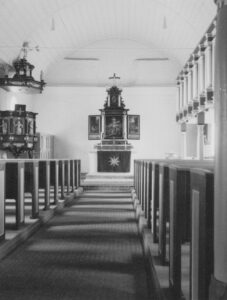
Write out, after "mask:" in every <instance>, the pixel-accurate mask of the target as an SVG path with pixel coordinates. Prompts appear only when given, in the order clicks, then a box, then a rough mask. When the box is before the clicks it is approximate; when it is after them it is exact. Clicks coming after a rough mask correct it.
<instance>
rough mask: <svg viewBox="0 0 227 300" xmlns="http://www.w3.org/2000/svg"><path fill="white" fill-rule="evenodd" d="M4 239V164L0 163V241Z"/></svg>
mask: <svg viewBox="0 0 227 300" xmlns="http://www.w3.org/2000/svg"><path fill="white" fill-rule="evenodd" d="M4 238H5V162H4V161H1V162H0V241H1V240H3V239H4Z"/></svg>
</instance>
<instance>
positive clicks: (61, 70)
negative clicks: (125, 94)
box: [0, 0, 216, 86]
mask: <svg viewBox="0 0 227 300" xmlns="http://www.w3.org/2000/svg"><path fill="white" fill-rule="evenodd" d="M215 14H216V5H215V4H214V1H213V0H0V28H1V31H0V61H3V62H5V63H8V64H12V61H13V60H14V59H15V58H16V57H17V56H18V55H19V53H20V49H21V47H22V44H23V42H25V41H28V42H29V45H30V47H31V51H29V53H28V61H29V62H31V63H34V64H35V66H36V68H35V71H36V73H35V72H34V75H35V77H37V73H39V72H40V70H43V71H44V79H45V81H47V84H49V85H72V86H74V85H78V86H80V85H85V86H90V85H91V86H106V85H108V83H109V82H108V77H109V76H111V75H112V74H113V73H117V74H118V75H120V76H121V80H120V84H121V85H122V86H128V85H129V86H143V85H146V86H147V85H159V86H160V85H171V84H174V83H175V78H176V76H177V75H178V72H179V71H180V70H181V68H182V66H183V65H184V64H185V62H186V60H187V59H188V57H189V55H190V53H191V52H192V51H193V49H194V48H195V46H196V45H197V44H198V42H199V40H200V39H201V37H202V35H203V34H204V32H205V31H206V29H207V28H208V26H209V25H210V23H211V22H212V20H213V18H214V17H215ZM36 46H38V48H39V51H36V48H37V47H36ZM65 57H67V58H74V60H69V59H64V58H65ZM157 58H159V59H161V60H159V61H155V60H153V59H157ZM145 59H149V60H148V61H147V60H145Z"/></svg>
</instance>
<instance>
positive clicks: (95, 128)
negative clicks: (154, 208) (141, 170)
mask: <svg viewBox="0 0 227 300" xmlns="http://www.w3.org/2000/svg"><path fill="white" fill-rule="evenodd" d="M117 78H118V77H116V75H115V74H114V76H113V77H111V79H114V85H113V86H112V87H111V88H109V89H108V90H107V98H106V101H105V103H104V108H102V109H100V112H101V113H100V115H90V116H89V119H88V121H89V122H88V138H89V139H90V140H99V143H97V144H96V145H95V151H94V154H95V155H96V166H95V169H96V171H97V172H130V171H131V170H132V155H131V149H132V148H133V146H132V144H131V143H129V140H130V139H131V140H133V139H139V138H140V119H139V117H140V116H139V115H128V111H129V109H126V108H125V104H124V102H123V99H122V96H121V92H122V90H121V89H119V88H118V87H117V86H116V84H115V79H117ZM93 160H94V159H93ZM92 168H94V163H92Z"/></svg>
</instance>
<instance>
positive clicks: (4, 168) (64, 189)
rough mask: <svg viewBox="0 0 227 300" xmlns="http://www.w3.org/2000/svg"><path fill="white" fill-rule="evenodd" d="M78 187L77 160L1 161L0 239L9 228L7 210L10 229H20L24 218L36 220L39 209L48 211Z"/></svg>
mask: <svg viewBox="0 0 227 300" xmlns="http://www.w3.org/2000/svg"><path fill="white" fill-rule="evenodd" d="M79 187H80V160H73V159H48V160H45V159H41V160H38V159H34V160H33V159H24V160H23V159H19V160H10V159H9V160H0V239H4V237H5V230H6V228H7V226H8V223H7V213H6V207H8V206H10V218H11V226H12V225H13V228H14V229H19V228H20V227H21V225H23V224H24V222H25V214H26V216H27V215H28V216H29V217H30V218H32V219H35V218H39V215H40V207H42V209H43V210H49V209H50V208H51V206H52V205H53V206H54V205H55V206H56V205H57V204H58V202H59V199H64V198H65V197H66V196H67V195H69V194H72V193H74V191H75V190H76V189H77V188H79ZM27 194H28V195H30V196H27ZM29 197H30V198H31V201H30V205H29V207H30V210H29V212H28V210H27V204H26V203H27V202H26V201H27V200H28V199H27V198H29ZM25 206H26V207H25ZM12 220H13V221H12ZM14 220H15V221H14ZM12 222H13V224H12Z"/></svg>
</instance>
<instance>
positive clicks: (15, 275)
mask: <svg viewBox="0 0 227 300" xmlns="http://www.w3.org/2000/svg"><path fill="white" fill-rule="evenodd" d="M127 196H128V197H127ZM0 264H1V272H0V299H3V300H13V299H17V300H20V299H23V300H25V299H26V300H27V299H28V300H29V299H32V300H36V299H40V300H45V299H54V300H56V299H61V300H68V299H78V300H85V299H86V300H91V299H92V300H95V299H97V300H111V299H118V300H124V299H127V300H131V299H132V300H137V299H138V300H143V299H144V300H148V299H152V298H149V296H148V294H149V292H148V285H147V283H148V281H147V274H146V270H145V259H144V257H143V251H142V246H141V242H140V239H139V234H138V229H137V224H136V219H135V215H134V211H133V207H132V202H131V198H130V193H124V194H122V193H121V194H118V193H105V194H103V193H100V194H99V193H97V191H96V192H95V193H94V194H93V193H92V192H85V193H84V194H83V195H82V197H81V198H80V199H76V200H74V201H73V203H72V204H71V205H70V207H65V208H64V209H63V210H62V211H61V212H59V213H58V214H57V215H56V216H55V217H54V218H53V219H52V220H51V221H50V222H49V223H48V224H47V225H45V226H44V227H43V228H41V230H39V231H38V232H37V233H36V234H35V235H33V236H32V237H31V238H30V239H29V240H27V242H26V243H24V244H23V245H22V246H20V247H19V248H18V249H16V250H15V251H14V252H13V253H11V254H10V255H9V256H8V257H6V258H5V259H4V260H2V261H1V262H0ZM153 299H154V300H156V299H157V298H156V297H155V296H153Z"/></svg>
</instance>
